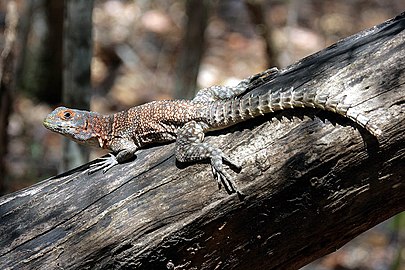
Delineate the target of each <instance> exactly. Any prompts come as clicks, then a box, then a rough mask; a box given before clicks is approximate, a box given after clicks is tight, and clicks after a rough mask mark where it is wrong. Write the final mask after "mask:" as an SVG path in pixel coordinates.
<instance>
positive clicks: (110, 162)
mask: <svg viewBox="0 0 405 270" xmlns="http://www.w3.org/2000/svg"><path fill="white" fill-rule="evenodd" d="M117 164H118V160H117V158H116V157H115V156H114V155H113V154H111V153H109V154H108V157H103V158H100V161H99V162H97V163H94V164H91V165H90V169H89V174H92V173H95V172H96V171H99V170H103V173H105V172H106V171H108V170H109V169H111V168H112V167H113V166H115V165H117Z"/></svg>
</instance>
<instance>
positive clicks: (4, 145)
mask: <svg viewBox="0 0 405 270" xmlns="http://www.w3.org/2000/svg"><path fill="white" fill-rule="evenodd" d="M79 2H82V3H83V1H80V0H78V1H75V0H67V1H52V0H26V1H24V0H15V1H13V0H1V1H0V29H1V31H0V50H1V66H0V72H1V73H0V79H1V88H0V91H1V92H0V113H1V115H0V133H1V134H0V159H1V164H0V195H1V194H6V193H9V192H13V191H16V190H19V189H21V188H24V187H26V186H29V185H32V184H34V183H36V182H37V181H40V180H43V179H46V178H48V177H50V176H52V175H55V174H57V173H58V172H60V164H61V162H62V153H63V152H64V150H63V149H64V148H63V137H62V136H60V135H57V134H54V133H51V132H50V131H48V130H46V129H45V128H44V127H43V126H42V120H43V118H44V117H45V116H46V114H48V113H49V112H50V111H51V110H52V109H53V108H55V107H56V106H59V105H68V106H69V103H74V102H72V100H75V99H74V98H73V99H69V97H67V96H68V94H66V93H67V92H69V90H71V92H75V91H76V94H77V93H79V95H81V97H82V99H83V100H84V101H83V102H84V103H85V104H80V105H79V104H72V106H73V107H75V108H81V107H86V106H88V107H89V108H90V109H91V110H94V111H97V112H101V113H111V112H116V111H120V110H124V109H126V108H129V107H132V106H135V105H139V104H142V103H145V102H148V101H152V100H157V99H172V98H191V97H192V96H193V95H194V93H195V91H196V90H198V89H200V88H203V87H207V86H211V85H214V84H225V85H234V84H236V83H237V82H238V81H240V80H241V79H243V78H245V77H247V76H249V75H252V74H254V73H257V72H260V71H262V70H264V69H266V68H268V67H271V66H278V67H279V68H283V67H286V66H287V65H289V64H292V63H294V62H296V61H297V60H299V59H301V58H303V57H305V56H307V55H310V54H312V53H314V52H317V51H319V50H321V49H323V48H325V47H327V46H329V45H331V44H333V43H335V42H337V41H338V40H340V39H342V38H345V37H347V36H349V35H352V34H354V33H356V32H359V31H361V30H364V29H366V28H369V27H372V26H374V25H377V24H380V23H382V22H384V21H385V20H387V19H390V18H392V17H394V16H396V15H398V14H400V13H401V12H403V11H404V10H405V1H403V0H341V1H336V0H303V1H298V0H296V1H294V0H290V1H287V0H285V1H283V0H278V1H277V0H245V1H243V0H222V1H200V0H188V1H185V0H182V1H180V0H177V1H176V0H169V1H163V0H153V1H145V0H140V1H133V0H132V1H129V0H127V1H124V0H121V1H120V0H95V1H94V2H93V1H90V0H89V1H87V4H86V5H87V8H89V10H90V14H92V17H91V16H89V17H88V19H89V20H88V21H89V22H90V23H88V24H86V23H83V25H82V26H80V25H79V29H80V27H82V28H81V29H80V31H77V28H74V27H75V26H74V25H73V28H72V29H76V30H74V31H76V33H73V34H79V35H80V34H82V36H83V35H84V36H86V35H87V36H88V38H89V42H90V41H91V40H90V38H92V43H91V42H90V43H89V44H88V45H89V48H90V50H89V51H88V53H89V56H90V58H89V64H90V63H91V66H90V67H91V69H90V70H89V71H91V73H89V72H88V75H89V78H88V79H87V78H79V81H80V80H82V81H83V82H84V83H83V84H86V83H87V81H88V87H87V88H84V90H83V89H81V90H80V91H79V89H76V88H75V87H72V85H71V84H69V82H66V78H69V74H67V75H66V69H68V65H69V63H70V62H69V60H70V58H72V57H74V56H72V55H68V56H67V55H66V48H67V47H69V45H66V38H67V37H68V36H69V35H68V34H66V29H67V28H66V27H68V26H69V25H68V24H69V23H71V22H69V21H68V20H67V17H69V16H68V15H67V14H68V12H67V10H66V9H67V8H71V10H74V8H79V9H80V8H83V6H80V5H78V6H77V7H75V6H70V7H69V3H70V5H75V4H77V3H79ZM85 2H86V1H85ZM80 12H81V11H80ZM74 15H75V13H73V17H72V18H70V19H73V20H74V19H75V18H74ZM76 27H77V25H76ZM71 36H72V35H71ZM71 36H70V37H71ZM74 37H75V35H73V39H74ZM66 46H67V47H66ZM64 48H65V49H64ZM64 52H65V54H64ZM68 52H69V51H68ZM90 53H92V54H90ZM73 55H74V53H73ZM69 57H70V58H69ZM83 59H84V60H85V59H86V55H85V54H84V56H83ZM90 67H89V68H90ZM64 72H65V74H64ZM84 74H86V72H84ZM90 74H91V77H90ZM64 79H65V81H64ZM64 88H65V90H64ZM67 88H74V89H67ZM86 89H87V90H86ZM81 91H85V92H84V94H83V92H81ZM73 95H74V94H73ZM67 100H69V101H67ZM103 153H105V152H103V151H101V150H92V152H91V154H90V159H94V158H96V157H99V156H101V155H102V154H103ZM65 168H66V167H65ZM64 170H65V169H64ZM402 220H403V218H402ZM403 223H404V221H401V215H398V216H397V217H395V218H393V219H392V220H390V221H388V222H385V223H383V224H380V225H379V226H377V227H376V228H374V229H373V230H371V231H369V232H367V233H365V234H363V235H361V236H359V237H358V238H356V239H355V240H353V241H351V242H350V243H349V244H348V245H346V246H345V247H344V248H342V249H340V250H339V251H338V252H336V253H334V254H332V255H329V256H327V257H325V258H323V259H321V260H319V261H317V262H315V263H313V264H311V265H309V266H307V267H305V269H316V270H320V269H325V270H326V269H404V270H405V263H404V262H405V249H404V245H403V243H404V237H405V235H404V232H405V230H404V229H402V230H401V227H402V228H403V227H404V224H403Z"/></svg>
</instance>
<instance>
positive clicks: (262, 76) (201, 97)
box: [193, 67, 279, 102]
mask: <svg viewBox="0 0 405 270" xmlns="http://www.w3.org/2000/svg"><path fill="white" fill-rule="evenodd" d="M278 72H279V71H278V69H277V68H276V67H273V68H270V69H267V70H265V71H263V72H260V73H257V74H255V75H252V76H250V77H248V78H246V79H243V80H242V81H240V82H239V83H238V84H237V85H236V86H220V85H214V86H210V87H206V88H203V89H201V90H200V91H198V93H197V95H196V96H195V97H194V99H193V101H200V102H201V101H202V102H207V101H209V102H212V101H218V100H228V99H232V98H236V97H237V96H239V95H242V94H243V93H245V92H246V91H248V90H251V89H253V88H254V87H257V86H258V85H260V84H262V83H264V82H267V81H270V80H272V79H273V78H274V77H276V76H277V74H278Z"/></svg>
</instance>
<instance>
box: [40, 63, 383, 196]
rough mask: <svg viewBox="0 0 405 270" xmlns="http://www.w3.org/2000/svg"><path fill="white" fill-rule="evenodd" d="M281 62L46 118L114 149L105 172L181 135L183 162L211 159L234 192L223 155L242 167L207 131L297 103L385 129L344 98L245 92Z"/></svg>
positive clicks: (85, 140) (63, 130)
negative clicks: (130, 102)
mask: <svg viewBox="0 0 405 270" xmlns="http://www.w3.org/2000/svg"><path fill="white" fill-rule="evenodd" d="M277 74H278V69H277V68H272V69H269V70H266V71H264V72H262V73H259V74H256V75H253V76H251V77H249V78H247V79H244V80H242V81H241V82H240V83H239V84H238V85H236V86H235V87H226V86H211V87H208V88H204V89H202V90H200V91H199V92H198V93H197V95H196V96H195V98H194V99H192V100H162V101H153V102H150V103H146V104H144V105H140V106H136V107H133V108H130V109H128V110H126V111H122V112H118V113H115V114H112V115H102V114H99V113H97V112H89V111H82V110H75V109H69V108H65V107H59V108H56V109H55V110H54V111H53V112H51V113H50V114H49V115H48V116H47V117H46V118H45V120H44V125H45V127H46V128H48V129H50V130H52V131H54V132H57V133H60V134H62V135H64V136H66V137H68V138H70V139H72V140H74V141H76V142H78V143H81V144H85V145H90V146H96V147H101V148H105V149H109V150H111V151H112V152H113V153H114V154H115V155H113V154H111V153H110V154H109V156H108V157H105V158H102V159H101V161H100V162H98V163H96V164H93V165H91V167H90V170H89V172H90V173H93V172H95V171H98V170H103V172H104V173H105V172H106V171H107V170H109V169H110V168H111V167H113V166H114V165H116V164H118V163H123V162H125V161H128V160H129V159H131V158H133V157H134V156H135V152H136V151H137V150H138V149H139V148H141V147H144V146H146V145H149V144H152V143H153V144H155V143H161V142H169V141H176V150H175V155H176V158H177V160H179V161H180V162H192V161H198V160H204V159H209V160H210V161H211V168H212V172H213V174H214V178H215V179H216V180H217V182H218V186H219V187H221V183H222V184H223V185H224V187H225V189H226V191H227V192H228V193H229V194H231V193H235V192H237V193H238V194H241V193H240V191H239V189H238V188H237V186H236V184H235V182H234V180H233V178H232V177H231V176H230V175H229V173H228V172H226V171H225V170H224V167H223V161H226V162H227V163H229V164H230V165H231V166H234V167H235V168H238V169H240V168H241V166H240V165H239V164H237V163H236V162H234V161H232V160H231V159H230V158H229V157H228V156H227V155H226V154H224V153H223V152H222V151H221V149H219V148H216V147H214V146H212V145H210V144H208V143H206V142H204V134H205V133H206V132H208V131H212V130H218V129H224V128H226V127H229V126H231V125H235V124H237V123H239V122H242V121H246V120H247V119H250V118H253V117H256V116H259V115H263V114H265V113H270V112H274V111H278V110H283V109H287V108H294V107H309V108H320V109H323V110H327V111H332V112H335V113H337V114H340V115H342V116H344V117H347V118H349V119H351V120H352V121H354V122H356V123H357V124H358V125H360V126H362V127H364V128H365V129H367V130H368V131H369V132H370V133H371V134H373V135H374V136H379V135H380V134H381V131H380V129H378V127H376V126H375V125H372V124H371V123H370V121H369V118H367V117H366V116H364V115H363V114H361V113H359V112H357V111H356V110H354V109H353V108H352V107H351V105H349V104H345V103H344V98H343V99H332V98H329V96H328V94H325V93H320V92H319V91H317V90H315V89H312V90H308V89H305V90H295V89H289V90H288V91H272V90H269V91H267V92H266V93H264V94H262V95H243V94H246V93H247V92H248V91H249V90H251V89H253V88H255V87H256V86H258V85H261V84H262V83H263V82H269V81H271V80H272V79H274V77H276V76H277Z"/></svg>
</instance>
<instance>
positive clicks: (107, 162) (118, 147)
mask: <svg viewBox="0 0 405 270" xmlns="http://www.w3.org/2000/svg"><path fill="white" fill-rule="evenodd" d="M111 149H112V150H113V152H114V153H116V155H113V154H111V153H110V154H109V155H108V157H104V158H100V161H99V162H97V163H95V164H92V165H90V170H89V173H90V174H92V173H94V172H96V171H99V170H103V173H105V172H106V171H108V170H109V169H111V168H112V167H114V166H115V165H117V164H119V163H124V162H126V161H128V160H130V159H131V158H133V157H134V156H135V152H136V150H138V147H137V146H136V145H135V143H134V142H133V141H130V140H128V141H127V140H117V141H114V142H113V144H112V145H111Z"/></svg>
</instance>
